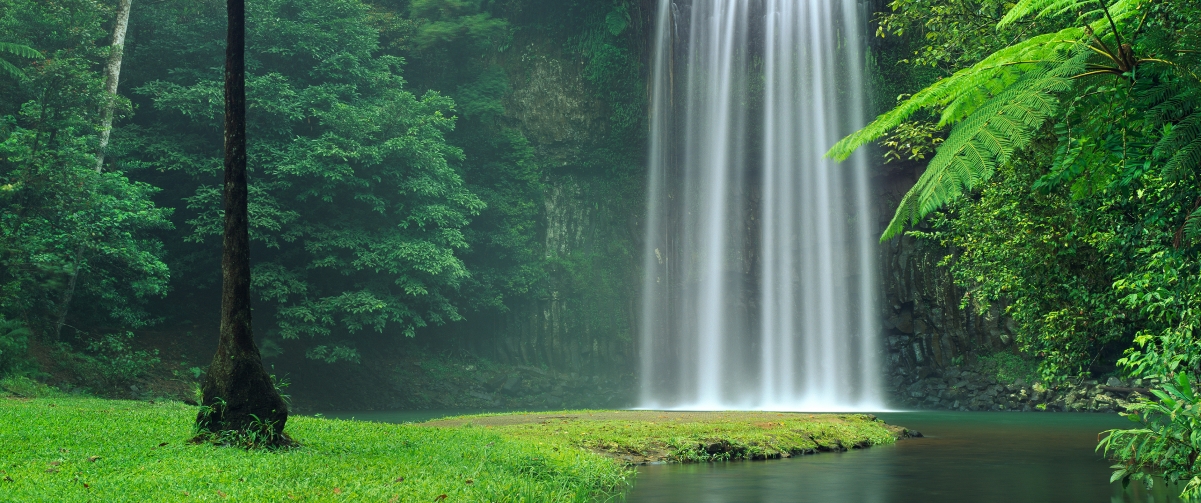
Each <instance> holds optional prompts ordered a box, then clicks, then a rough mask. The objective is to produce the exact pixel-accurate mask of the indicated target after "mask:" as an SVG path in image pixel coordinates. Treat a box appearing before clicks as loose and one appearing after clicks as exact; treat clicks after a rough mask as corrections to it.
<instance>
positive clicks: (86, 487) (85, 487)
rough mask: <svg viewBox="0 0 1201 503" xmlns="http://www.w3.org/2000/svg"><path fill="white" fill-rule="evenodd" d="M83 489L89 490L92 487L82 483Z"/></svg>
mask: <svg viewBox="0 0 1201 503" xmlns="http://www.w3.org/2000/svg"><path fill="white" fill-rule="evenodd" d="M83 488H84V489H91V488H92V486H90V485H88V483H87V482H84V483H83Z"/></svg>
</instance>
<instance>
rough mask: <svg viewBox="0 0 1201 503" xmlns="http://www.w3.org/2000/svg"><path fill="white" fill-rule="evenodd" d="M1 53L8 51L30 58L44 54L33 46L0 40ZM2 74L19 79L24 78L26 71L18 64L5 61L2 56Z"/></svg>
mask: <svg viewBox="0 0 1201 503" xmlns="http://www.w3.org/2000/svg"><path fill="white" fill-rule="evenodd" d="M0 53H8V54H12V55H14V56H19V57H22V58H30V59H32V58H38V57H41V55H42V54H41V53H39V52H38V51H37V50H35V49H34V48H32V47H29V46H24V45H21V44H12V43H8V42H0ZM0 74H4V75H8V76H9V77H12V78H14V79H17V80H23V79H24V78H25V72H22V71H21V69H20V68H17V66H16V65H14V64H12V63H9V62H8V61H5V60H4V59H3V58H0Z"/></svg>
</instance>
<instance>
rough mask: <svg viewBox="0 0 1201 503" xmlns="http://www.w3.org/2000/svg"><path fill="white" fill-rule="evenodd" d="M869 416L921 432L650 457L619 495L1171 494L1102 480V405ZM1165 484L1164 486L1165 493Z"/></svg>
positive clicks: (988, 497) (876, 499) (1063, 498)
mask: <svg viewBox="0 0 1201 503" xmlns="http://www.w3.org/2000/svg"><path fill="white" fill-rule="evenodd" d="M879 416H880V417H881V418H882V419H884V420H885V421H888V422H889V423H892V424H899V425H902V426H905V427H908V428H910V429H915V430H917V431H920V432H922V433H923V434H924V435H925V437H924V438H916V439H909V440H902V441H900V442H898V443H897V444H896V445H892V446H885V447H875V448H871V449H864V450H854V451H850V452H845V453H836V454H831V453H824V454H819V455H816V456H804V457H797V458H792V459H786V460H778V461H762V462H732V463H717V464H701V465H652V466H645V467H642V468H641V469H639V472H638V479H637V482H636V484H635V486H634V489H633V491H631V492H630V494H629V497H628V499H627V503H651V502H653V503H676V502H679V503H684V502H688V503H706V502H721V503H725V502H740V503H758V502H763V503H768V502H771V503H780V502H822V503H860V502H862V503H911V502H912V503H917V502H922V503H932V502H967V501H970V502H975V503H989V502H997V503H1001V502H1004V503H1012V502H1036V501H1046V502H1057V503H1072V502H1089V503H1097V502H1111V503H1119V502H1122V503H1126V502H1129V503H1134V502H1138V503H1160V502H1168V501H1178V500H1177V499H1176V498H1175V497H1174V496H1175V492H1174V491H1167V490H1165V489H1164V488H1163V486H1162V484H1160V485H1157V486H1156V488H1155V490H1153V491H1152V492H1151V493H1150V494H1148V492H1147V491H1145V490H1143V488H1142V487H1134V486H1133V485H1132V486H1131V488H1130V489H1129V490H1127V491H1123V490H1122V487H1121V484H1120V483H1113V484H1109V483H1107V482H1108V480H1109V474H1110V470H1109V465H1110V463H1108V462H1106V460H1105V459H1103V458H1102V457H1101V456H1100V455H1099V454H1097V453H1095V452H1094V451H1093V448H1094V447H1095V446H1096V443H1097V433H1098V432H1101V431H1104V430H1107V429H1111V428H1124V427H1129V425H1131V423H1130V422H1129V421H1127V420H1126V419H1124V418H1122V417H1120V416H1117V415H1112V414H1059V413H1056V414H1038V413H1012V412H1010V413H1006V412H991V413H990V412H908V413H887V414H879ZM1169 493H1171V494H1169Z"/></svg>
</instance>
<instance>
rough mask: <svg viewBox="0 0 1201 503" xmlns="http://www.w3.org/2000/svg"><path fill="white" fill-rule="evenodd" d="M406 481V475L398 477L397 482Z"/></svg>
mask: <svg viewBox="0 0 1201 503" xmlns="http://www.w3.org/2000/svg"><path fill="white" fill-rule="evenodd" d="M404 481H405V478H404V477H396V482H404Z"/></svg>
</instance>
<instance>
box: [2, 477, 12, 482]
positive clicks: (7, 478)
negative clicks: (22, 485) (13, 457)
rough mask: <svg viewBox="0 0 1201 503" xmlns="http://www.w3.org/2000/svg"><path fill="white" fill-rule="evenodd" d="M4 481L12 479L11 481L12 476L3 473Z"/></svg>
mask: <svg viewBox="0 0 1201 503" xmlns="http://www.w3.org/2000/svg"><path fill="white" fill-rule="evenodd" d="M4 481H5V482H12V481H13V478H12V477H9V476H8V475H5V476H4Z"/></svg>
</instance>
